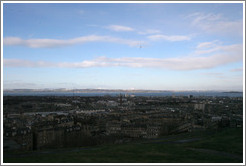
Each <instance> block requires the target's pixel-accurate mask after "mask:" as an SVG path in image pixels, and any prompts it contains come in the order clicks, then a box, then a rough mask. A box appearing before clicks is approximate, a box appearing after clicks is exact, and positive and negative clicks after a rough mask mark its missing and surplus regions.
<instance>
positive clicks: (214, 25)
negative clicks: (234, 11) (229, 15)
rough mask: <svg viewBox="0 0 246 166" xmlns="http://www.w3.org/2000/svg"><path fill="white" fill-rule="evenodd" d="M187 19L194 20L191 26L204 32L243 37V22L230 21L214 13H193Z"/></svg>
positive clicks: (240, 20)
mask: <svg viewBox="0 0 246 166" xmlns="http://www.w3.org/2000/svg"><path fill="white" fill-rule="evenodd" d="M186 18H188V19H192V22H191V25H192V26H194V27H198V28H200V29H201V30H203V32H208V33H216V34H223V35H242V34H243V20H242V19H239V20H228V19H226V18H225V17H223V16H222V15H221V14H214V13H207V14H204V13H199V12H198V13H193V14H190V15H189V16H187V17H186Z"/></svg>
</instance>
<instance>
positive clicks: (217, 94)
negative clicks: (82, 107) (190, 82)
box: [3, 91, 243, 97]
mask: <svg viewBox="0 0 246 166" xmlns="http://www.w3.org/2000/svg"><path fill="white" fill-rule="evenodd" d="M120 94H123V95H124V94H127V95H135V96H146V97H150V96H153V97H161V96H188V95H193V96H196V97H198V96H206V97H208V96H211V97H223V96H225V97H243V93H241V92H238V93H233V92H232V93H230V92H226V93H225V92H214V91H203V92H199V91H184V92H151V93H125V92H104V93H103V92H101V93H72V92H4V93H3V96H88V97H90V96H106V95H109V96H119V95H120Z"/></svg>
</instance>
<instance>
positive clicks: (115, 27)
mask: <svg viewBox="0 0 246 166" xmlns="http://www.w3.org/2000/svg"><path fill="white" fill-rule="evenodd" d="M106 28H107V29H110V30H112V31H116V32H123V31H134V29H133V28H131V27H127V26H121V25H110V26H108V27H106Z"/></svg>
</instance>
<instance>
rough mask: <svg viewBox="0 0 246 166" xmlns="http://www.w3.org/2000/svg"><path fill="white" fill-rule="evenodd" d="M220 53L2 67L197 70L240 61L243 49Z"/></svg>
mask: <svg viewBox="0 0 246 166" xmlns="http://www.w3.org/2000/svg"><path fill="white" fill-rule="evenodd" d="M219 49H220V51H219V52H215V53H214V54H213V55H210V56H184V57H178V58H166V59H165V58H163V59H162V58H142V57H122V58H107V57H98V58H96V59H94V60H86V61H82V62H74V63H71V62H69V63H68V62H64V63H50V62H44V61H37V62H33V61H27V60H19V59H4V61H3V64H4V67H60V68H88V67H115V66H121V67H133V68H162V69H169V70H197V69H207V68H214V67H217V66H220V65H225V64H229V63H233V62H238V61H242V59H243V52H242V50H243V47H242V45H241V44H235V45H228V46H220V47H219Z"/></svg>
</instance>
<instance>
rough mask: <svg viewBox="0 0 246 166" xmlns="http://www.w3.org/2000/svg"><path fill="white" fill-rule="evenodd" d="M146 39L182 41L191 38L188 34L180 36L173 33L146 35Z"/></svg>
mask: <svg viewBox="0 0 246 166" xmlns="http://www.w3.org/2000/svg"><path fill="white" fill-rule="evenodd" d="M148 39H150V40H154V41H157V40H167V41H171V42H174V41H184V40H190V39H191V38H190V37H189V36H182V35H174V36H167V35H151V36H148Z"/></svg>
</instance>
